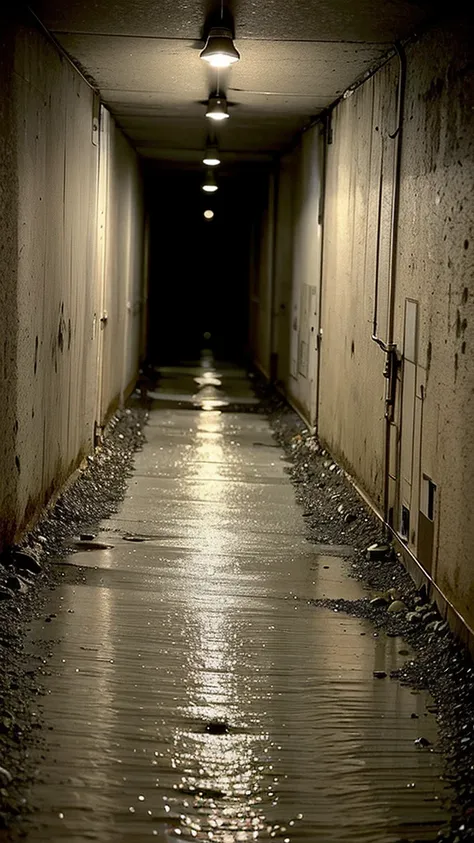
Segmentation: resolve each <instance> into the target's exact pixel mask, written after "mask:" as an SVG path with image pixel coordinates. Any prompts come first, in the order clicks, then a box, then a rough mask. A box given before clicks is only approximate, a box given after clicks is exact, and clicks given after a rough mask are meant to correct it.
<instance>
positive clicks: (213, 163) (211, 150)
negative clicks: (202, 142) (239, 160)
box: [202, 146, 221, 167]
mask: <svg viewBox="0 0 474 843" xmlns="http://www.w3.org/2000/svg"><path fill="white" fill-rule="evenodd" d="M202 163H203V164H206V166H207V167H217V165H218V164H220V163H221V159H220V158H219V151H218V149H217V146H208V147H207V149H206V152H205V153H204V158H203V159H202Z"/></svg>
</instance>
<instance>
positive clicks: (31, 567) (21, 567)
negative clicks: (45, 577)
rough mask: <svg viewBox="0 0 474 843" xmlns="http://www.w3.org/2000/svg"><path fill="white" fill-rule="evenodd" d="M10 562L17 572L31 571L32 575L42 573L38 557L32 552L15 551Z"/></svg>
mask: <svg viewBox="0 0 474 843" xmlns="http://www.w3.org/2000/svg"><path fill="white" fill-rule="evenodd" d="M10 562H11V564H12V565H13V567H14V568H15V570H16V571H30V572H31V573H32V574H39V573H41V565H40V563H39V560H38V556H37V554H36V553H34V551H32V550H26V549H22V550H14V551H13V553H12V554H11V559H10Z"/></svg>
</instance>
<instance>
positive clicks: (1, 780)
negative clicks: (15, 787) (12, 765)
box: [0, 767, 13, 787]
mask: <svg viewBox="0 0 474 843" xmlns="http://www.w3.org/2000/svg"><path fill="white" fill-rule="evenodd" d="M12 781H13V779H12V775H11V773H9V771H8V770H6V769H5V767H0V787H7V786H8V785H9V784H11V783H12Z"/></svg>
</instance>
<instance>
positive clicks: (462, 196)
mask: <svg viewBox="0 0 474 843" xmlns="http://www.w3.org/2000/svg"><path fill="white" fill-rule="evenodd" d="M473 45H474V31H473V23H472V21H471V20H469V19H467V18H466V19H463V20H451V21H448V20H446V21H444V23H443V25H442V26H441V25H440V26H439V27H437V28H435V27H433V28H431V30H430V31H427V32H426V33H424V34H423V35H422V36H421V37H419V38H418V39H417V40H414V41H413V42H412V43H410V44H409V45H408V46H407V48H406V91H405V97H404V102H403V109H402V132H401V133H400V132H398V131H397V127H398V113H397V105H398V100H397V98H398V92H399V90H400V88H399V82H400V64H399V61H398V58H397V57H394V58H393V59H392V60H390V61H389V62H388V63H387V64H386V65H385V66H384V67H382V68H381V69H380V70H379V71H378V72H377V73H376V74H375V75H374V76H373V77H372V78H370V79H369V80H367V81H366V82H365V83H364V84H363V85H362V86H361V87H359V88H358V89H357V90H356V91H355V92H354V93H353V94H352V95H351V96H348V97H347V98H346V99H344V100H342V101H341V102H340V103H339V104H338V105H337V107H336V108H335V109H334V110H333V112H332V115H331V120H330V125H329V126H328V134H327V145H326V156H325V158H326V161H325V163H326V167H325V170H326V172H325V190H324V235H323V277H322V308H321V330H322V343H321V350H320V361H319V362H320V377H319V413H318V432H319V435H320V437H321V439H322V440H323V441H324V442H326V443H327V445H328V446H329V448H330V450H331V451H332V453H333V454H334V455H335V456H337V457H338V459H339V460H340V461H341V462H342V463H343V465H344V466H345V467H346V468H347V469H348V470H349V472H350V473H351V474H352V476H353V477H354V478H355V480H356V481H357V483H358V484H359V486H360V487H361V488H362V489H363V490H364V491H365V492H366V493H367V494H368V496H369V497H370V499H371V500H372V502H373V503H374V505H375V506H376V507H377V508H378V509H379V510H381V509H382V502H383V497H384V488H385V456H384V451H385V443H384V437H385V419H384V413H385V395H386V378H384V366H385V354H384V352H383V351H382V350H381V348H380V347H379V346H378V345H377V344H376V343H375V342H374V341H373V340H372V333H373V330H374V316H375V329H376V333H377V335H378V337H379V338H380V339H381V340H383V341H385V342H387V341H388V340H389V339H390V333H391V331H392V332H393V336H392V339H393V341H394V343H395V344H396V348H397V355H398V359H399V370H398V375H397V391H396V402H395V408H394V417H393V424H392V427H391V437H390V440H391V441H390V480H389V483H388V488H389V499H388V503H389V507H390V511H389V517H390V518H391V520H392V523H393V527H394V529H395V531H396V532H397V533H398V534H399V536H400V538H401V539H402V541H403V542H404V544H405V546H406V547H407V548H408V549H409V550H410V551H411V554H412V555H414V556H415V557H416V558H417V559H418V561H419V563H420V565H421V566H422V568H423V569H424V570H425V571H426V572H427V573H428V574H429V575H430V576H432V577H433V578H434V580H435V582H436V583H437V585H438V586H439V588H440V589H441V591H442V593H443V594H444V596H445V597H446V598H447V599H448V601H451V602H452V603H453V604H454V606H455V608H456V610H457V611H458V612H459V613H460V614H461V615H462V616H464V618H465V619H466V621H467V622H468V624H470V625H471V627H472V628H474V580H473V577H472V548H473V547H474V519H473V518H472V515H471V502H472V500H473V498H474V475H473V465H474V426H473V424H472V419H473V417H474V338H473V335H472V330H473V327H474V286H473V285H474V280H473V279H474V194H473V189H472V188H473V185H474V46H473ZM313 131H314V130H313ZM399 143H400V144H401V146H400V149H401V158H400V169H399V172H398V179H397V166H396V161H397V158H396V152H397V144H399ZM320 169H321V166H320V162H319V161H318V146H317V144H316V143H314V144H313V145H311V137H308V135H307V136H306V139H305V136H303V138H302V141H301V143H300V145H299V146H298V147H296V148H295V150H294V152H293V153H292V154H291V155H287V156H285V157H284V158H283V159H282V160H281V163H280V172H279V179H278V194H277V195H278V200H277V209H276V215H275V219H276V232H275V251H274V259H275V262H276V263H275V266H274V268H273V273H272V274H271V277H273V279H274V307H273V311H274V312H273V330H272V331H270V336H271V337H272V338H273V347H272V350H273V351H274V352H275V351H276V352H277V354H278V367H277V375H278V378H279V380H280V381H281V382H282V383H283V386H284V388H285V389H286V392H287V394H288V395H289V397H290V398H291V399H292V400H293V401H294V403H295V404H296V405H297V406H298V407H299V408H300V409H303V411H304V413H305V415H306V417H307V418H308V419H309V420H312V419H313V418H315V415H316V407H315V401H316V395H317V389H315V390H312V389H309V388H308V386H309V384H308V380H306V379H305V378H304V375H303V372H302V371H301V370H302V365H301V359H302V353H301V345H300V340H301V321H302V315H304V313H303V309H304V295H303V296H302V291H303V292H304V290H305V289H306V288H307V287H308V286H310V285H312V284H315V283H316V284H317V283H318V282H317V278H318V275H317V273H318V261H319V254H320V253H319V247H318V242H317V241H318V198H317V195H318V183H319V181H320V176H319V175H318V171H319V170H320ZM397 195H398V196H399V213H398V215H397V214H396V213H395V215H394V208H395V209H396V197H397ZM265 225H266V222H265V219H264V220H263V231H264V230H265ZM263 236H265V233H264V234H263ZM392 246H394V249H392ZM315 279H316V280H315ZM392 281H393V282H394V283H393V284H392ZM376 290H377V295H376ZM391 303H392V305H393V308H391ZM260 310H261V308H260ZM307 310H308V308H307ZM391 313H392V315H393V319H392V318H391V316H390V314H391ZM309 315H310V316H311V310H310V312H309ZM307 316H308V313H306V317H307ZM262 319H263V311H262V312H260V315H259V318H258V319H257V320H256V322H257V324H259V325H262V324H263V323H262ZM259 320H260V321H259ZM264 335H265V337H266V336H268V331H267V329H265V332H264ZM254 347H255V344H254ZM265 348H266V353H267V354H269V352H270V350H269V349H268V344H267V343H266V344H265ZM259 353H260V354H261V351H260V352H259ZM303 356H304V355H303ZM315 359H316V358H315Z"/></svg>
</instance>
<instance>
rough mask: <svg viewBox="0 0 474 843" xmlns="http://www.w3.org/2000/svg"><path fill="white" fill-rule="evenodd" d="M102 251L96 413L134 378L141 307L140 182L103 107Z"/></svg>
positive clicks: (142, 233)
mask: <svg viewBox="0 0 474 843" xmlns="http://www.w3.org/2000/svg"><path fill="white" fill-rule="evenodd" d="M101 167H103V168H105V182H106V190H105V196H104V197H103V200H104V201H105V206H104V227H105V244H104V249H105V255H104V268H103V289H104V313H105V315H106V321H104V322H102V323H101V332H102V336H101V340H102V341H103V352H102V353H103V376H102V386H101V415H102V418H104V416H106V415H108V414H109V413H110V411H111V410H112V409H114V405H116V404H117V401H118V400H119V399H120V400H123V398H124V395H125V393H126V390H127V388H128V387H129V386H130V384H131V383H132V382H133V381H135V380H136V376H137V366H138V360H139V355H140V342H141V326H142V313H143V307H144V247H145V224H144V210H143V188H142V181H141V176H140V172H139V169H138V166H137V158H136V154H135V152H134V150H133V149H132V147H131V146H130V144H129V143H128V141H127V140H126V138H125V137H124V135H123V134H122V132H121V131H120V130H119V129H117V127H116V125H115V123H114V121H113V119H112V118H111V117H110V115H109V114H108V112H107V111H105V110H104V111H103V113H102V121H101Z"/></svg>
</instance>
